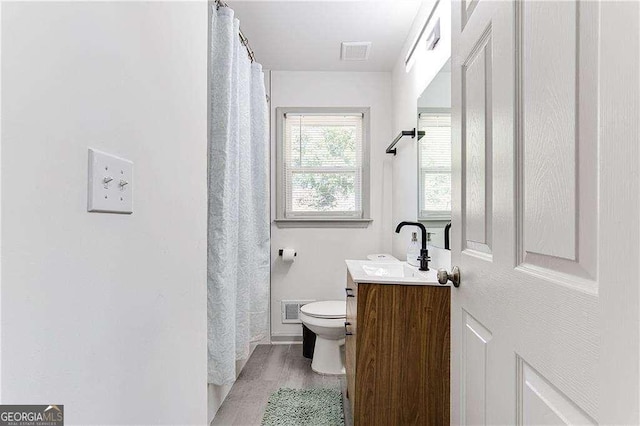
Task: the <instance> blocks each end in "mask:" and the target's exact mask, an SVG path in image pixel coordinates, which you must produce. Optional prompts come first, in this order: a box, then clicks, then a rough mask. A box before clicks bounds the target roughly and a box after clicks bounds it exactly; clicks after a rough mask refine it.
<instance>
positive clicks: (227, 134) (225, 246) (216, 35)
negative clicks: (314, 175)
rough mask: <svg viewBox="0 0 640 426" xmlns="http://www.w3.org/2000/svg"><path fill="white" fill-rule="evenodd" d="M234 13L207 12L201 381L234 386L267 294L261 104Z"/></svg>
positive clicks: (260, 78)
mask: <svg viewBox="0 0 640 426" xmlns="http://www.w3.org/2000/svg"><path fill="white" fill-rule="evenodd" d="M239 28H240V24H239V22H238V20H237V19H234V16H233V10H232V9H231V8H229V7H221V8H220V9H218V10H216V9H215V7H214V8H213V10H212V18H211V41H210V75H209V80H210V89H209V90H210V93H209V102H210V105H209V109H210V111H209V114H210V130H209V176H208V179H209V224H208V225H209V227H208V229H209V231H208V253H207V269H208V277H207V278H208V280H207V288H208V292H207V293H208V294H207V307H208V310H207V314H208V342H207V343H208V351H209V368H208V376H209V377H208V381H209V383H213V384H216V385H222V384H227V383H230V382H233V381H234V380H235V378H236V371H235V367H236V360H240V359H244V358H247V357H248V356H249V347H250V343H251V342H252V341H257V340H260V339H262V338H264V337H265V336H266V333H267V312H268V303H269V300H268V293H269V186H268V151H267V150H268V146H269V142H268V128H267V124H268V121H267V116H268V113H267V100H266V93H265V87H264V74H263V72H262V67H261V65H260V64H257V63H255V62H254V63H251V61H250V60H249V57H248V55H247V51H246V49H245V48H244V46H243V45H242V44H241V43H240V39H239V36H238V32H239Z"/></svg>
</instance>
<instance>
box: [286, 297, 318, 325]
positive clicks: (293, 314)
mask: <svg viewBox="0 0 640 426" xmlns="http://www.w3.org/2000/svg"><path fill="white" fill-rule="evenodd" d="M311 302H315V300H282V301H281V302H280V309H281V312H282V323H283V324H300V323H301V322H302V321H300V307H302V306H304V305H306V304H307V303H311Z"/></svg>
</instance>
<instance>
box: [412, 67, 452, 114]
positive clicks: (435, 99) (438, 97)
mask: <svg viewBox="0 0 640 426" xmlns="http://www.w3.org/2000/svg"><path fill="white" fill-rule="evenodd" d="M418 108H451V72H449V71H440V72H439V73H438V74H436V76H435V77H433V80H431V83H429V86H427V88H426V89H424V92H422V94H421V95H420V97H419V98H418Z"/></svg>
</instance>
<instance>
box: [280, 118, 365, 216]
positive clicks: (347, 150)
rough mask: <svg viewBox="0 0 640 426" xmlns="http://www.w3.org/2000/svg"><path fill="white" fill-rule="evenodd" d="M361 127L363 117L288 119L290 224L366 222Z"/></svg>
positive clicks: (285, 142)
mask: <svg viewBox="0 0 640 426" xmlns="http://www.w3.org/2000/svg"><path fill="white" fill-rule="evenodd" d="M362 127H363V116H362V114H346V115H345V114H322V115H320V114H292V113H286V114H285V115H284V123H283V136H284V138H283V139H284V140H283V150H284V152H283V154H284V155H283V165H282V167H283V168H284V170H283V177H284V182H283V186H284V188H283V190H284V215H285V218H289V219H295V218H324V219H331V218H338V219H340V218H362V210H363V209H362V204H363V203H362V163H363V129H362Z"/></svg>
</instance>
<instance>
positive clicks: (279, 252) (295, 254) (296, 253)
mask: <svg viewBox="0 0 640 426" xmlns="http://www.w3.org/2000/svg"><path fill="white" fill-rule="evenodd" d="M283 251H284V249H280V250H278V256H280V257H282V252H283ZM293 255H294V256H298V252H297V251H296V252H295V253H293Z"/></svg>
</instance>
